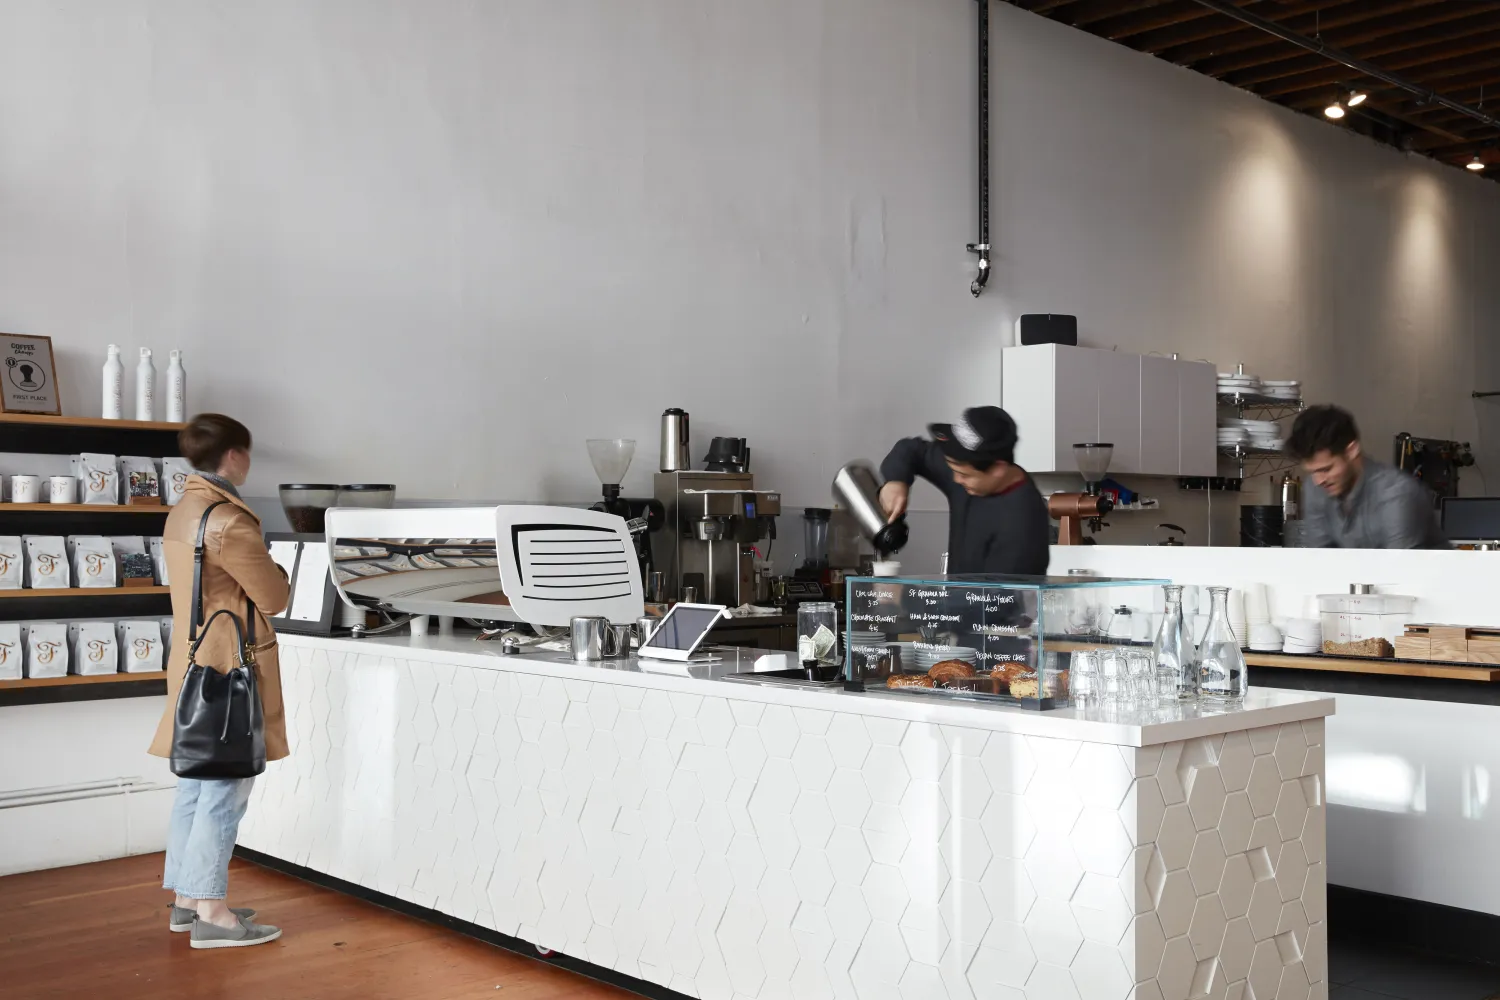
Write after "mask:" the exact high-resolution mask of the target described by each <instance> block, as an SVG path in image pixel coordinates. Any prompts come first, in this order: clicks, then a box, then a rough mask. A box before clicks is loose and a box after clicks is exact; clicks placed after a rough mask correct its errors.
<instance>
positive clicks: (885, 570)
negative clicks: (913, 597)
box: [870, 559, 901, 576]
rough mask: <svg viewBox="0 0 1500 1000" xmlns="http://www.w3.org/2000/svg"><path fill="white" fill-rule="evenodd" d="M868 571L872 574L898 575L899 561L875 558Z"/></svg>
mask: <svg viewBox="0 0 1500 1000" xmlns="http://www.w3.org/2000/svg"><path fill="white" fill-rule="evenodd" d="M870 572H871V574H872V575H874V576H900V575H901V563H899V562H897V561H896V560H895V559H881V560H877V561H876V562H875V564H874V566H873V567H872V568H871V570H870Z"/></svg>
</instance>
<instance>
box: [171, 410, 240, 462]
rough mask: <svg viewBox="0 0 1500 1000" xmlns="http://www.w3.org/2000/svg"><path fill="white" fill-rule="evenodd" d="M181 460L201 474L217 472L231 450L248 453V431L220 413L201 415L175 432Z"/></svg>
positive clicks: (234, 420)
mask: <svg viewBox="0 0 1500 1000" xmlns="http://www.w3.org/2000/svg"><path fill="white" fill-rule="evenodd" d="M177 447H178V449H179V450H180V451H181V452H182V457H183V458H186V459H187V460H188V461H189V462H192V463H193V468H195V469H197V470H198V471H200V472H218V471H219V466H220V465H222V464H223V462H224V456H225V455H227V454H228V453H229V452H231V451H233V450H234V449H236V448H238V449H240V450H241V451H249V450H250V428H248V427H246V426H245V425H244V424H242V423H240V422H239V421H238V420H236V419H234V418H233V417H226V416H224V414H222V413H200V414H198V415H197V416H196V417H194V418H193V419H192V420H189V421H188V425H187V426H186V427H184V428H183V429H182V430H180V431H178V432H177Z"/></svg>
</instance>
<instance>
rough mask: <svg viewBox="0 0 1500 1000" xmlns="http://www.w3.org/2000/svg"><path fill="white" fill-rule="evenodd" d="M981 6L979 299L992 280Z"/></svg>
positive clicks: (983, 13)
mask: <svg viewBox="0 0 1500 1000" xmlns="http://www.w3.org/2000/svg"><path fill="white" fill-rule="evenodd" d="M977 6H978V7H979V242H978V243H970V244H969V252H970V253H972V254H978V255H979V273H978V274H976V275H975V276H974V280H973V281H972V282H970V283H969V294H971V295H973V296H974V297H975V298H976V299H977V298H979V296H980V295H981V294H982V293H983V292H984V286H985V285H986V284H988V283H989V280H990V0H978V3H977Z"/></svg>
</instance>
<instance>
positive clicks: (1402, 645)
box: [1396, 634, 1432, 660]
mask: <svg viewBox="0 0 1500 1000" xmlns="http://www.w3.org/2000/svg"><path fill="white" fill-rule="evenodd" d="M1396 658H1397V659H1398V660H1430V659H1432V638H1431V637H1430V636H1426V635H1411V634H1407V635H1400V636H1397V637H1396Z"/></svg>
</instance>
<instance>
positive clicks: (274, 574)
mask: <svg viewBox="0 0 1500 1000" xmlns="http://www.w3.org/2000/svg"><path fill="white" fill-rule="evenodd" d="M220 500H227V501H229V502H228V503H226V504H224V505H223V506H222V507H216V508H215V509H214V512H213V513H212V514H210V515H209V516H208V532H207V534H206V536H205V537H204V543H203V618H204V620H207V618H208V617H209V616H210V615H212V614H213V613H214V612H215V611H218V610H219V609H220V608H228V609H229V610H230V611H232V612H234V615H235V617H236V618H239V619H240V620H241V622H242V623H243V621H244V618H245V598H246V596H248V597H249V598H250V600H252V601H254V602H255V610H256V622H255V678H256V682H257V684H258V686H259V688H260V699H261V705H262V708H263V710H264V713H265V722H266V759H267V760H279V759H281V758H282V757H285V756H286V755H287V754H288V753H289V752H290V751H289V750H288V747H287V742H286V713H285V711H284V709H283V708H282V703H281V671H280V668H279V667H278V659H277V652H276V633H275V631H274V630H272V628H271V622H270V621H269V620H268V619H267V618H266V616H267V615H268V614H270V615H274V614H276V613H278V612H280V611H282V610H284V609H285V608H286V604H287V598H288V587H287V579H286V574H285V573H283V572H282V570H281V567H280V566H277V565H276V563H274V562H273V561H272V560H271V556H270V553H268V552H267V551H266V542H265V538H264V536H263V535H262V534H261V530H260V518H258V517H256V516H255V512H254V511H252V510H251V509H250V508H249V507H248V506H247V505H246V504H245V502H244V501H243V500H239V499H237V498H236V497H234V496H232V495H231V494H229V493H226V492H224V491H223V490H221V489H219V487H217V486H215V485H214V484H213V483H211V482H209V481H208V480H207V479H204V478H203V477H202V476H189V477H188V481H187V485H186V486H185V487H184V488H183V495H182V499H181V500H180V501H179V502H178V503H177V505H176V506H175V507H173V508H172V513H170V514H168V515H167V524H166V528H165V529H164V530H163V531H162V548H163V549H164V551H165V553H166V560H167V576H168V578H169V579H170V580H171V587H172V650H171V654H170V657H169V659H168V661H167V706H166V711H164V712H163V713H162V718H161V722H160V723H159V724H158V725H157V727H156V738H155V739H154V740H152V741H151V750H150V752H151V753H152V754H155V755H156V756H158V757H170V756H172V718H173V712H174V710H175V709H176V706H177V692H178V690H179V689H180V688H181V687H182V679H183V677H184V676H186V674H187V658H188V621H189V617H188V616H189V615H190V614H191V612H192V601H193V545H194V542H196V540H197V538H198V523H199V522H200V521H201V520H202V519H203V512H204V511H205V510H207V509H208V508H209V505H211V504H213V503H216V502H217V501H220ZM236 659H237V656H236V651H235V637H234V626H233V625H231V624H230V623H229V621H228V619H227V617H225V616H220V618H219V619H218V621H216V622H214V626H213V628H211V629H209V630H208V638H207V639H205V640H204V642H203V645H202V646H200V647H199V649H198V662H199V663H200V664H203V665H205V666H211V667H214V668H215V669H217V670H220V671H225V672H227V671H228V670H229V669H230V668H231V667H233V666H234V665H235V662H236Z"/></svg>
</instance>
